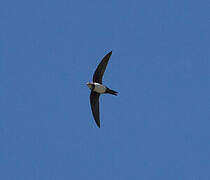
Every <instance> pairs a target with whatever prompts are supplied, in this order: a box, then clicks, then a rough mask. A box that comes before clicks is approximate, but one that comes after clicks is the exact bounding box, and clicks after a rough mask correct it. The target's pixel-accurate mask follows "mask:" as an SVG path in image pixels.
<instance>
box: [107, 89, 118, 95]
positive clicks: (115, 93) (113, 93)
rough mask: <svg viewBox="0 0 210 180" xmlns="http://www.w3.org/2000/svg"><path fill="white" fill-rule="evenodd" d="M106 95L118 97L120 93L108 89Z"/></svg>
mask: <svg viewBox="0 0 210 180" xmlns="http://www.w3.org/2000/svg"><path fill="white" fill-rule="evenodd" d="M106 93H108V94H112V95H115V96H117V93H118V92H116V91H114V90H112V89H109V88H107V89H106Z"/></svg>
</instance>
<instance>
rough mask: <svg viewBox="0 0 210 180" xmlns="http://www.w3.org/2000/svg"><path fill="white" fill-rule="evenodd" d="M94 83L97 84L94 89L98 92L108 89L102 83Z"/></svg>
mask: <svg viewBox="0 0 210 180" xmlns="http://www.w3.org/2000/svg"><path fill="white" fill-rule="evenodd" d="M94 85H95V88H94V90H93V91H95V92H97V93H105V91H106V87H105V86H103V85H101V84H99V83H94Z"/></svg>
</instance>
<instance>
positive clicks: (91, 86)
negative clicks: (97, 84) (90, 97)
mask: <svg viewBox="0 0 210 180" xmlns="http://www.w3.org/2000/svg"><path fill="white" fill-rule="evenodd" d="M87 86H88V88H89V89H91V90H92V89H93V83H90V82H88V83H87Z"/></svg>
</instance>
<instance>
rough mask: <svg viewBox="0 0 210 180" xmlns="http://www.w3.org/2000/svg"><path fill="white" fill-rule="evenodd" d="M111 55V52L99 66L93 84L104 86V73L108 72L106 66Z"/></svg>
mask: <svg viewBox="0 0 210 180" xmlns="http://www.w3.org/2000/svg"><path fill="white" fill-rule="evenodd" d="M111 55H112V51H110V52H109V53H108V54H107V55H106V56H104V58H103V59H102V61H101V62H100V64H99V65H98V67H97V69H96V71H95V72H94V75H93V82H97V83H100V84H102V78H103V75H104V72H105V70H106V66H107V64H108V61H109V58H110V56H111Z"/></svg>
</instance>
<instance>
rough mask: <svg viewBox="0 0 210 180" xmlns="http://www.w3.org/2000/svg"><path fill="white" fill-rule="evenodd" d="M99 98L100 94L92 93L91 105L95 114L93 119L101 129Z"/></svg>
mask: <svg viewBox="0 0 210 180" xmlns="http://www.w3.org/2000/svg"><path fill="white" fill-rule="evenodd" d="M99 96H100V94H99V93H97V92H94V91H91V93H90V105H91V109H92V113H93V117H94V119H95V121H96V124H97V126H98V127H99V128H100V113H99Z"/></svg>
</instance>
